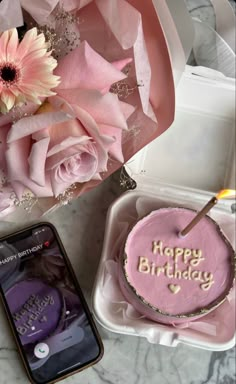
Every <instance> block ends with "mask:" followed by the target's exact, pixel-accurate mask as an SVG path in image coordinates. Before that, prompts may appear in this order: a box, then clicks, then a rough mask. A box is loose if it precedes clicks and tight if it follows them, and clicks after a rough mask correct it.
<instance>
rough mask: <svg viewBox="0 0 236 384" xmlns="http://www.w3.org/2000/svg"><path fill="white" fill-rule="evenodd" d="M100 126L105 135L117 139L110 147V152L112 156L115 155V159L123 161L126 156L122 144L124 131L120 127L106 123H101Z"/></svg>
mask: <svg viewBox="0 0 236 384" xmlns="http://www.w3.org/2000/svg"><path fill="white" fill-rule="evenodd" d="M99 128H100V131H101V133H102V134H103V135H107V136H110V137H113V138H114V139H115V141H114V143H112V144H111V145H110V147H109V153H110V155H111V156H112V157H114V159H116V160H118V161H119V162H120V163H123V162H124V156H123V153H122V145H121V138H122V131H121V130H120V129H118V128H115V127H112V126H109V125H105V124H99Z"/></svg>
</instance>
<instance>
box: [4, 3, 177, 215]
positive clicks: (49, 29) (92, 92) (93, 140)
mask: <svg viewBox="0 0 236 384" xmlns="http://www.w3.org/2000/svg"><path fill="white" fill-rule="evenodd" d="M144 3H145V4H144ZM8 5H9V2H8V1H6V0H2V1H1V2H0V219H1V220H3V219H5V218H6V217H8V218H13V219H16V218H17V215H18V212H19V211H21V210H22V209H26V210H28V211H30V213H31V218H35V217H38V216H40V215H42V214H43V213H44V212H45V211H47V210H49V209H50V208H52V207H54V206H57V205H59V204H66V203H68V201H70V200H71V199H73V198H76V197H78V196H79V195H81V194H82V193H84V192H85V191H87V190H89V189H91V188H93V187H95V186H96V185H97V184H98V183H100V182H101V181H102V180H104V179H105V178H106V177H108V176H109V175H110V174H111V173H112V172H114V171H115V170H117V169H118V168H119V167H121V165H122V164H123V163H124V162H126V161H127V160H128V159H130V158H131V157H132V156H133V155H134V154H135V153H136V152H137V151H138V150H140V149H141V148H142V147H143V146H145V145H146V144H148V143H149V142H150V141H152V140H153V139H155V138H156V137H157V136H159V135H160V134H161V133H163V132H164V131H165V130H166V129H167V128H168V127H169V126H170V124H171V123H172V121H173V118H174V84H173V78H172V71H171V64H170V59H169V55H168V49H167V45H166V41H165V38H164V34H163V31H162V29H161V25H160V22H159V19H158V15H157V13H156V8H155V2H152V1H151V0H150V1H148V2H144V1H142V0H127V1H126V0H112V1H111V0H68V1H64V2H62V1H57V0H44V1H41V2H38V1H36V0H30V1H28V0H21V1H20V2H19V1H17V0H14V1H12V2H11V6H10V8H9V7H8ZM157 156H158V155H157ZM157 161H158V158H157ZM8 215H10V216H8Z"/></svg>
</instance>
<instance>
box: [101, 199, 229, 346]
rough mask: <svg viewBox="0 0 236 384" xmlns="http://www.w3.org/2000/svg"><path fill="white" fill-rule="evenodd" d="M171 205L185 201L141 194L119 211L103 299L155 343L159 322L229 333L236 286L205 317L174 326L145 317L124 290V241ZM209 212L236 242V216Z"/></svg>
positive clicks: (124, 322)
mask: <svg viewBox="0 0 236 384" xmlns="http://www.w3.org/2000/svg"><path fill="white" fill-rule="evenodd" d="M167 206H168V207H176V206H181V203H180V204H179V202H178V205H177V204H176V203H173V202H171V201H169V202H167V201H166V198H165V199H162V198H160V197H158V198H156V197H150V196H149V197H138V198H137V199H136V201H135V205H134V207H130V210H129V209H127V206H126V207H125V209H124V210H123V212H122V210H121V211H120V212H119V214H118V215H117V217H116V223H115V225H116V227H117V228H116V229H117V236H116V241H115V243H114V244H113V247H112V249H111V250H110V251H111V253H110V254H109V259H108V260H106V261H105V263H104V268H103V271H102V279H101V283H100V289H101V293H102V296H103V299H104V300H105V301H106V302H107V303H109V311H111V312H112V314H113V315H114V316H116V318H117V319H118V318H119V323H121V324H122V325H124V327H126V326H129V327H130V326H131V327H132V328H133V329H134V330H135V332H136V334H137V335H138V336H139V335H140V336H145V337H146V338H147V339H148V341H149V342H151V343H160V338H161V333H160V332H155V326H157V325H158V329H160V328H162V327H163V328H165V329H166V330H168V329H169V330H170V329H171V328H172V331H173V329H174V328H176V330H177V329H189V330H192V331H196V332H198V333H201V334H205V335H209V336H213V337H214V336H217V334H218V333H222V330H223V333H224V334H225V333H227V328H228V327H229V328H230V326H231V328H232V321H233V324H235V287H234V288H233V289H232V291H231V293H230V295H228V297H227V300H226V301H225V302H224V303H223V304H221V305H220V306H219V307H218V308H217V309H215V310H213V311H212V312H210V313H209V314H207V315H205V316H203V317H201V319H199V320H195V321H186V323H182V324H178V325H174V324H173V325H172V326H171V325H164V324H160V323H157V322H154V321H152V320H149V319H147V318H145V316H143V315H141V314H140V313H138V312H137V311H136V310H135V309H134V307H133V306H132V305H131V304H130V303H128V302H127V301H126V299H125V298H124V296H123V294H122V292H121V290H120V286H119V281H118V259H119V256H120V252H122V251H123V246H124V242H125V239H126V238H127V235H128V232H129V230H130V228H131V226H132V225H133V224H134V223H135V222H136V221H137V220H139V219H140V218H142V217H143V216H146V215H147V214H149V213H150V212H151V211H153V210H155V209H158V208H161V207H167ZM182 206H183V207H186V202H183V203H182ZM134 208H135V209H134ZM188 208H192V209H199V208H200V207H199V203H198V204H197V203H195V202H193V203H189V204H188ZM209 216H211V217H212V218H213V219H214V220H215V221H216V222H217V223H218V224H219V225H220V226H221V227H223V229H224V233H225V235H226V237H228V239H229V241H230V242H231V244H234V243H235V235H234V229H235V227H234V226H235V223H234V220H233V219H232V220H229V215H227V214H225V213H224V212H221V211H220V210H216V209H213V210H212V211H211V212H210V214H209ZM147 324H149V325H150V327H148V328H147V327H146V325H147ZM229 324H230V325H229Z"/></svg>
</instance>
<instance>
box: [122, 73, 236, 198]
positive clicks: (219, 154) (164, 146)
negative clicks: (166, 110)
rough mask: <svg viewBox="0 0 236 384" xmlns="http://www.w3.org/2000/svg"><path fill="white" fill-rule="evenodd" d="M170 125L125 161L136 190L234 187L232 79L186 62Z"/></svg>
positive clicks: (233, 89)
mask: <svg viewBox="0 0 236 384" xmlns="http://www.w3.org/2000/svg"><path fill="white" fill-rule="evenodd" d="M176 103H177V104H176V116H175V120H174V123H173V124H172V126H171V127H170V128H169V129H168V130H167V131H166V132H165V133H164V134H162V135H161V136H160V137H158V138H157V139H156V140H154V141H153V142H152V143H150V144H149V145H148V146H146V147H145V148H144V149H142V150H141V151H139V152H138V153H137V154H136V155H135V156H133V157H132V159H130V160H129V162H128V163H127V164H126V170H127V172H128V173H129V175H130V176H131V177H132V178H133V179H134V180H135V181H136V182H137V185H138V188H139V189H149V190H150V188H151V189H153V188H158V187H159V186H160V185H162V184H164V185H169V186H170V187H173V188H174V189H176V190H186V189H189V188H190V189H191V190H193V191H194V192H196V193H198V192H206V193H207V194H208V193H209V194H212V193H215V192H217V191H219V190H221V189H225V188H226V189H235V144H234V143H235V81H234V79H230V78H226V77H224V76H223V75H222V74H220V73H219V72H216V71H214V70H210V69H207V68H202V67H189V66H188V67H187V68H186V70H185V73H184V75H183V77H182V79H181V81H180V83H179V85H178V88H177V91H176Z"/></svg>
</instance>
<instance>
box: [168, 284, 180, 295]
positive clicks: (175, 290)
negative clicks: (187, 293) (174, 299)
mask: <svg viewBox="0 0 236 384" xmlns="http://www.w3.org/2000/svg"><path fill="white" fill-rule="evenodd" d="M168 288H169V290H170V291H171V293H173V294H174V295H176V294H177V293H178V292H179V291H180V290H181V287H180V286H179V285H176V284H169V285H168Z"/></svg>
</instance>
